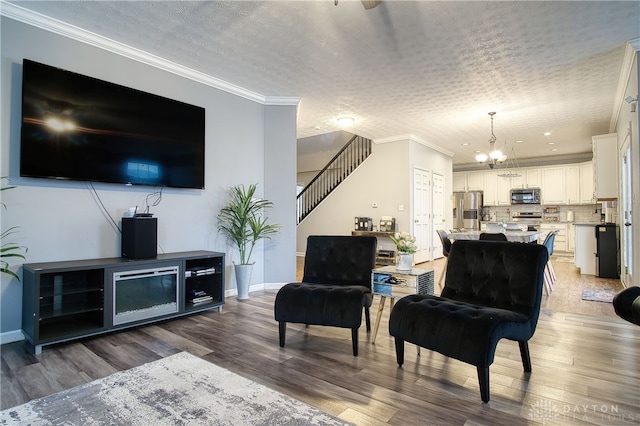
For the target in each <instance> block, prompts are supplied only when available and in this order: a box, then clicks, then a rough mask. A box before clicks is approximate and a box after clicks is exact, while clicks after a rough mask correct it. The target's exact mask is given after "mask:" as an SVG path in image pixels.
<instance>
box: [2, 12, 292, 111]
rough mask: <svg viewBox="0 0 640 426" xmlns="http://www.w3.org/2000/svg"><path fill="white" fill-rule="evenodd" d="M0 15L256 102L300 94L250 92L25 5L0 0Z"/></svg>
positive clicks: (284, 101)
mask: <svg viewBox="0 0 640 426" xmlns="http://www.w3.org/2000/svg"><path fill="white" fill-rule="evenodd" d="M0 15H2V16H5V17H7V18H9V19H13V20H14V21H18V22H22V23H24V24H27V25H31V26H33V27H36V28H40V29H42V30H45V31H49V32H52V33H54V34H58V35H61V36H64V37H67V38H70V39H72V40H76V41H79V42H81V43H85V44H88V45H90V46H94V47H97V48H99V49H102V50H106V51H108V52H111V53H115V54H116V55H120V56H123V57H126V58H129V59H132V60H134V61H137V62H141V63H143V64H146V65H149V66H152V67H154V68H158V69H160V70H163V71H167V72H170V73H172V74H175V75H178V76H181V77H185V78H188V79H189V80H193V81H195V82H198V83H201V84H204V85H206V86H209V87H213V88H215V89H218V90H222V91H224V92H227V93H230V94H232V95H236V96H239V97H241V98H244V99H248V100H250V101H253V102H257V103H260V104H263V105H297V104H298V103H299V101H300V98H294V97H278V96H268V97H267V96H264V95H261V94H259V93H256V92H252V91H250V90H247V89H245V88H242V87H240V86H236V85H234V84H231V83H228V82H226V81H223V80H220V79H218V78H215V77H212V76H210V75H208V74H205V73H203V72H200V71H197V70H194V69H192V68H189V67H185V66H183V65H180V64H177V63H175V62H171V61H169V60H167V59H164V58H161V57H159V56H156V55H153V54H151V53H148V52H145V51H143V50H140V49H136V48H135V47H131V46H128V45H126V44H123V43H120V42H117V41H115V40H111V39H109V38H106V37H104V36H101V35H99V34H96V33H92V32H90V31H87V30H84V29H82V28H79V27H76V26H74V25H71V24H68V23H66V22H63V21H59V20H57V19H54V18H51V17H49V16H46V15H42V14H40V13H37V12H34V11H31V10H28V9H25V8H23V7H20V6H17V5H15V4H12V3H7V2H5V1H3V0H2V1H0Z"/></svg>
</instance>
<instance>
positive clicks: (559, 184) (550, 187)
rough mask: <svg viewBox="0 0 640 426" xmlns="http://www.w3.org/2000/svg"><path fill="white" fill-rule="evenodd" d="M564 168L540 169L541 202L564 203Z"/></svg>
mask: <svg viewBox="0 0 640 426" xmlns="http://www.w3.org/2000/svg"><path fill="white" fill-rule="evenodd" d="M564 174H565V168H564V167H548V168H544V169H542V185H541V187H540V192H541V194H540V197H541V198H542V200H541V202H542V204H566V203H567V199H566V196H567V193H566V189H565V176H564Z"/></svg>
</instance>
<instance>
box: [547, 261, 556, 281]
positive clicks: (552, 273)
mask: <svg viewBox="0 0 640 426" xmlns="http://www.w3.org/2000/svg"><path fill="white" fill-rule="evenodd" d="M547 267H549V272H550V273H551V284H555V283H556V271H555V269H553V263H551V260H549V261H548V262H547Z"/></svg>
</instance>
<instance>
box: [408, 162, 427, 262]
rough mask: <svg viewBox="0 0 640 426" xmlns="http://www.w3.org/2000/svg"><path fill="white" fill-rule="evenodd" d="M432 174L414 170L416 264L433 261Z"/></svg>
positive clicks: (414, 256) (417, 169)
mask: <svg viewBox="0 0 640 426" xmlns="http://www.w3.org/2000/svg"><path fill="white" fill-rule="evenodd" d="M430 175H431V173H430V172H429V171H427V170H423V169H419V168H417V167H414V169H413V231H412V232H413V235H414V236H415V237H416V245H417V246H418V250H417V251H416V253H415V254H414V255H413V260H414V262H415V263H422V262H427V261H429V260H431V238H430V237H431V232H432V231H431V224H430V222H429V215H430V214H429V212H430V210H431V203H430V200H431V187H430V182H431V179H430V178H431V176H430Z"/></svg>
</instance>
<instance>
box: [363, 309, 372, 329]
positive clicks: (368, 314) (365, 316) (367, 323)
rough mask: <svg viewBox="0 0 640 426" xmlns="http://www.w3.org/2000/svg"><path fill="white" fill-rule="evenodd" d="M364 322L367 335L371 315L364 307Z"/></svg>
mask: <svg viewBox="0 0 640 426" xmlns="http://www.w3.org/2000/svg"><path fill="white" fill-rule="evenodd" d="M364 321H365V324H366V325H367V333H370V332H371V313H370V312H369V308H368V307H366V306H365V307H364Z"/></svg>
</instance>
